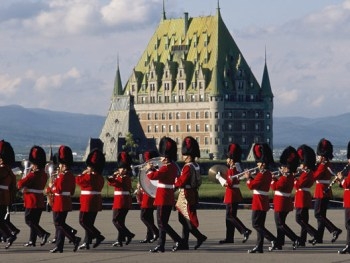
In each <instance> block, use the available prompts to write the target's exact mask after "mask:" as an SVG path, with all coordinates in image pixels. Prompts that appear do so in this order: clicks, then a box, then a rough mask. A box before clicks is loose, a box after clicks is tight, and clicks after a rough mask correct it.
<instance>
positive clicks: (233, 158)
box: [219, 143, 252, 244]
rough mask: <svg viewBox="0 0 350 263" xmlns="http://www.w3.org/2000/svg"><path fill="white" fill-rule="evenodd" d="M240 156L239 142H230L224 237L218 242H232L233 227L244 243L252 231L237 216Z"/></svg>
mask: <svg viewBox="0 0 350 263" xmlns="http://www.w3.org/2000/svg"><path fill="white" fill-rule="evenodd" d="M241 156H242V149H241V147H240V145H239V144H237V143H231V144H230V145H229V146H228V150H227V160H226V163H227V166H228V168H229V169H228V170H227V174H226V182H225V184H224V185H223V186H224V187H225V196H224V204H225V205H226V220H225V222H226V238H225V239H223V240H220V241H219V243H220V244H225V243H234V233H235V229H236V228H237V230H238V231H239V233H241V234H242V235H243V240H242V242H243V243H245V242H246V241H247V240H248V238H249V236H250V234H251V233H252V231H251V230H250V229H248V228H247V227H246V226H245V225H244V224H243V223H242V221H241V220H240V219H239V218H238V217H237V210H238V205H239V203H240V202H242V200H243V198H242V193H241V190H240V189H239V180H240V178H238V177H237V176H235V175H237V174H238V173H240V172H242V169H241V166H240V162H241Z"/></svg>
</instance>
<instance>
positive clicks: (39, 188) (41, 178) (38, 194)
mask: <svg viewBox="0 0 350 263" xmlns="http://www.w3.org/2000/svg"><path fill="white" fill-rule="evenodd" d="M46 182H47V174H46V173H45V171H44V169H41V170H36V171H30V172H29V173H28V174H27V175H26V176H25V177H24V178H22V179H20V180H19V181H18V183H17V187H18V189H22V188H24V189H23V199H24V207H25V208H44V207H45V200H44V192H43V191H44V188H45V185H46Z"/></svg>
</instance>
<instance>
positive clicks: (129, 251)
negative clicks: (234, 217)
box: [0, 209, 350, 263]
mask: <svg viewBox="0 0 350 263" xmlns="http://www.w3.org/2000/svg"><path fill="white" fill-rule="evenodd" d="M198 212H199V219H200V230H201V231H202V232H203V233H204V234H205V235H207V236H208V240H207V241H206V242H205V243H204V244H203V245H202V247H200V248H199V249H198V250H193V246H194V245H195V240H194V239H193V237H192V236H191V237H190V238H191V243H190V246H191V249H190V250H188V251H178V252H176V253H174V252H170V250H171V247H172V245H173V242H172V240H170V239H169V238H168V241H167V243H166V252H165V253H160V254H152V253H150V252H148V251H149V249H151V248H153V246H155V245H154V244H140V243H139V241H140V240H142V239H143V238H144V237H145V233H146V229H145V226H144V225H143V223H142V222H141V221H140V216H139V215H140V211H139V210H133V211H130V212H129V214H128V216H127V226H128V227H129V229H130V230H131V231H132V232H134V233H135V234H136V237H135V238H134V239H133V240H132V242H131V243H130V244H129V245H128V246H124V247H118V248H114V247H111V244H112V243H113V242H114V241H115V239H116V236H117V231H116V229H115V228H114V226H113V224H112V222H111V218H112V212H111V211H110V210H104V211H102V212H100V213H99V214H98V216H97V220H96V226H97V227H98V228H99V229H100V231H101V232H102V234H103V235H104V236H105V237H106V240H105V242H104V243H102V244H101V245H100V246H99V247H97V248H95V249H90V250H87V251H79V250H78V251H77V252H76V253H73V252H72V249H73V247H72V245H71V244H68V243H66V245H65V248H64V253H62V254H51V253H49V250H50V249H51V248H52V247H53V245H52V244H46V245H45V246H43V247H40V245H39V242H38V246H37V247H30V248H27V247H23V244H24V243H25V242H26V241H28V237H29V229H28V227H27V226H26V225H25V223H24V214H23V212H17V213H14V214H12V215H11V220H12V222H13V223H14V224H15V225H16V226H17V227H18V228H20V229H21V233H20V234H19V235H18V239H17V240H16V241H15V243H14V244H13V245H12V247H11V248H10V249H8V250H5V249H4V246H5V244H0V260H1V262H8V261H9V262H28V263H29V262H46V261H50V262H51V263H55V262H60V263H62V262H63V261H66V260H67V262H75V263H80V262H192V263H194V262H234V261H240V262H255V263H256V262H257V261H261V262H283V263H288V262H298V261H299V262H318V263H319V262H350V254H347V255H339V254H337V250H339V249H341V248H343V247H344V244H345V238H346V235H345V228H344V211H343V210H342V209H334V210H329V211H328V217H329V218H330V219H331V220H332V221H333V222H334V223H335V224H336V225H337V226H338V227H340V228H341V229H342V230H343V233H342V235H340V237H339V239H338V241H337V242H335V243H334V244H332V243H331V242H330V240H331V238H332V236H331V234H329V233H328V232H325V237H324V244H319V245H316V246H312V245H309V244H308V245H307V246H306V247H305V248H298V249H297V250H294V251H293V250H292V247H291V241H289V240H287V241H286V245H285V246H284V248H283V250H282V251H279V252H268V246H269V243H268V242H267V241H266V242H265V248H264V249H265V250H264V251H265V252H264V254H247V250H248V249H250V248H252V247H253V246H254V244H255V238H256V233H255V231H253V234H252V235H251V237H250V239H249V240H248V241H247V243H245V244H243V243H242V236H241V235H240V234H239V233H236V239H235V243H234V244H225V245H219V244H218V241H219V240H220V239H222V238H223V237H224V233H225V211H224V210H199V211H198ZM78 214H79V212H78V211H73V212H71V213H70V214H69V215H68V220H67V222H68V223H69V224H70V225H71V226H73V227H75V228H76V229H77V230H78V235H79V236H81V237H83V233H84V232H83V229H82V228H81V227H80V225H79V223H78ZM238 214H239V217H240V218H241V219H242V221H243V222H246V224H247V226H249V227H250V228H251V219H250V216H251V211H250V210H247V209H243V210H239V211H238ZM310 223H311V224H312V225H313V226H316V222H315V219H314V217H313V210H311V211H310ZM170 224H171V225H172V226H173V227H174V229H175V230H176V231H178V233H181V231H180V224H179V223H178V221H177V213H176V212H173V213H172V216H171V220H170ZM288 224H289V226H290V227H291V228H292V229H293V230H295V231H296V232H297V233H299V231H300V228H299V226H298V225H297V224H296V223H295V220H294V213H291V214H290V215H289V217H288ZM41 225H42V226H43V227H44V228H45V229H46V230H47V231H49V232H50V233H51V234H53V233H54V226H53V223H52V213H49V212H44V213H43V215H42V219H41ZM266 226H267V228H268V229H269V230H271V232H272V233H276V228H275V225H274V220H273V212H272V211H270V212H269V213H268V217H267V224H266Z"/></svg>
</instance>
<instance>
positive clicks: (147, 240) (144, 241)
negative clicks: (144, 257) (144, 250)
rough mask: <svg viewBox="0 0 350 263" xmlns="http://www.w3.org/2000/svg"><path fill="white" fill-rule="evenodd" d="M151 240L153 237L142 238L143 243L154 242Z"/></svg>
mask: <svg viewBox="0 0 350 263" xmlns="http://www.w3.org/2000/svg"><path fill="white" fill-rule="evenodd" d="M151 240H152V239H149V238H145V239H144V240H141V241H140V243H142V244H144V243H152V242H151Z"/></svg>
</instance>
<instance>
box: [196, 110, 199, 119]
mask: <svg viewBox="0 0 350 263" xmlns="http://www.w3.org/2000/svg"><path fill="white" fill-rule="evenodd" d="M196 119H199V112H198V111H196Z"/></svg>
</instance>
